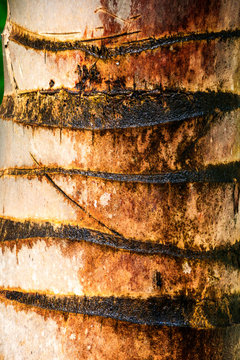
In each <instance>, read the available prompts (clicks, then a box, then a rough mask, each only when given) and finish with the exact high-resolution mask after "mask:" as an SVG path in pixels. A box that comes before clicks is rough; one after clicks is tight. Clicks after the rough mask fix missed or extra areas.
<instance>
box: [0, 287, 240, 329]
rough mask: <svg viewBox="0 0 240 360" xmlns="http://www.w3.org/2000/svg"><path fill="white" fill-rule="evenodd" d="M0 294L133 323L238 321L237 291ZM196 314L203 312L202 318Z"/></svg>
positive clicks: (224, 323)
mask: <svg viewBox="0 0 240 360" xmlns="http://www.w3.org/2000/svg"><path fill="white" fill-rule="evenodd" d="M0 294H1V295H3V296H5V297H6V299H8V300H12V301H17V302H19V303H22V304H26V305H31V306H36V307H40V308H43V309H48V310H56V311H64V312H68V313H76V314H84V315H90V316H101V317H105V318H112V319H116V320H120V321H127V322H131V323H134V324H146V325H152V326H156V325H157V326H161V325H168V326H184V327H185V326H187V327H199V328H205V327H209V326H214V327H226V326H230V325H233V324H237V323H240V311H239V296H238V295H235V296H234V295H232V296H229V297H228V296H225V297H223V298H220V299H217V300H215V299H204V300H201V301H197V300H196V299H193V298H191V297H186V296H178V297H174V298H171V297H167V296H164V297H150V298H148V299H140V298H138V299H134V298H130V297H118V298H116V297H113V296H111V297H100V296H93V297H87V296H82V297H80V296H53V295H45V294H44V295H42V294H38V293H23V292H19V291H9V290H2V291H0ZM222 303H224V306H222ZM196 313H199V315H196ZM200 314H201V315H202V314H203V316H204V319H203V318H201V315H200Z"/></svg>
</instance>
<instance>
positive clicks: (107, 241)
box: [0, 218, 240, 269]
mask: <svg viewBox="0 0 240 360" xmlns="http://www.w3.org/2000/svg"><path fill="white" fill-rule="evenodd" d="M34 238H56V239H67V240H70V241H73V242H75V241H86V242H89V243H93V244H97V245H100V246H104V247H105V246H106V247H110V248H113V249H116V250H124V251H130V252H133V253H139V254H146V255H147V254H149V255H154V254H162V255H166V256H170V257H175V258H178V257H179V258H183V259H192V260H198V259H199V260H210V261H217V262H219V263H223V264H225V265H227V266H231V267H233V268H236V269H240V242H236V243H235V244H233V245H227V246H219V247H217V248H215V249H212V250H209V251H194V250H191V249H188V248H186V249H180V248H178V247H177V246H174V245H170V244H166V245H164V244H156V243H154V242H151V241H144V242H143V241H136V240H133V239H126V238H124V237H121V236H116V235H112V234H106V233H102V232H100V231H96V230H91V229H86V228H80V227H78V226H73V225H59V226H56V225H55V224H51V223H49V222H45V223H36V222H34V221H24V222H20V221H14V220H9V219H4V218H0V239H1V240H0V241H1V242H6V241H18V240H23V239H34Z"/></svg>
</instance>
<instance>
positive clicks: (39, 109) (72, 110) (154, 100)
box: [0, 89, 240, 130]
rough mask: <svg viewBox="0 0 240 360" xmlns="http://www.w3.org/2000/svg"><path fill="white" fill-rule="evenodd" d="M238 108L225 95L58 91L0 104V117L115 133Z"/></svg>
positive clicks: (239, 103) (238, 102) (233, 97)
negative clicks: (112, 131) (112, 130)
mask: <svg viewBox="0 0 240 360" xmlns="http://www.w3.org/2000/svg"><path fill="white" fill-rule="evenodd" d="M239 107H240V96H239V95H237V94H233V93H228V92H213V91H212V92H210V91H209V92H200V91H198V92H184V91H176V90H170V89H166V90H165V91H160V90H156V91H149V92H147V91H132V90H129V91H128V90H126V91H123V92H110V93H105V92H102V93H90V94H86V93H85V94H79V93H78V92H71V91H68V90H64V89H61V90H59V91H54V92H53V91H50V92H48V93H41V92H39V91H32V92H29V93H22V94H18V95H8V96H5V97H4V98H3V102H2V105H1V107H0V117H2V118H3V119H6V120H13V121H16V122H18V123H22V124H26V125H31V126H49V127H57V128H72V129H89V130H101V129H121V128H130V127H143V126H153V125H159V124H166V123H170V122H176V121H183V120H188V119H192V118H195V117H201V116H206V115H211V114H218V113H221V112H228V111H231V110H235V109H238V108H239Z"/></svg>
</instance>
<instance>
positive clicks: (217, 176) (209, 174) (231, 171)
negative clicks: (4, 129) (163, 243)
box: [0, 161, 240, 184]
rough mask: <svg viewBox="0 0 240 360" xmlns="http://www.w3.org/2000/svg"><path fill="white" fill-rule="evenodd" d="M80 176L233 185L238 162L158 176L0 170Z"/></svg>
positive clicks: (9, 173) (58, 169) (238, 174)
mask: <svg viewBox="0 0 240 360" xmlns="http://www.w3.org/2000/svg"><path fill="white" fill-rule="evenodd" d="M51 174H52V175H56V174H61V175H69V176H71V175H80V176H84V177H93V178H99V179H103V180H108V181H119V182H133V183H146V184H166V183H171V184H177V183H186V182H190V183H196V182H214V183H234V182H236V181H240V162H239V161H236V162H231V163H228V164H217V165H209V166H207V167H206V168H203V169H197V170H185V169H184V170H181V171H175V172H174V171H173V172H169V173H160V174H120V173H117V174H116V173H109V172H99V171H84V170H80V169H65V168H61V167H55V168H51V167H46V166H41V165H40V164H39V167H38V168H10V169H4V170H0V177H2V176H41V175H42V176H47V175H51Z"/></svg>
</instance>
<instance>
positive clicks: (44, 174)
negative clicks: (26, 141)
mask: <svg viewBox="0 0 240 360" xmlns="http://www.w3.org/2000/svg"><path fill="white" fill-rule="evenodd" d="M30 156H31V158H32V159H33V161H34V162H35V164H36V165H37V166H39V167H41V164H40V163H39V162H38V161H37V160H36V158H35V157H34V156H33V154H31V153H30ZM43 169H45V167H44V166H43ZM43 176H45V178H46V179H47V180H48V182H49V183H50V184H51V185H52V186H53V187H54V188H55V189H56V190H57V191H58V192H59V193H60V194H62V195H63V196H64V197H65V198H66V199H67V200H69V201H70V202H71V203H73V204H74V205H76V206H77V207H78V208H80V209H81V210H82V211H83V212H84V213H85V214H86V215H88V216H89V217H90V218H91V219H93V220H95V221H97V223H98V224H99V225H101V226H103V227H105V228H106V229H108V230H109V231H111V233H112V234H113V235H116V236H119V237H121V238H124V237H123V236H122V235H121V234H119V233H118V232H117V231H115V230H113V229H112V228H110V227H109V226H107V225H106V224H104V223H103V222H101V221H100V220H98V219H97V218H95V216H93V215H92V214H90V213H89V212H88V211H87V210H86V209H85V208H84V207H83V206H81V205H80V204H79V203H78V202H77V201H75V200H74V199H72V198H71V197H70V196H69V195H68V194H66V193H65V191H64V190H63V189H62V188H61V187H60V186H58V185H57V184H56V183H55V181H54V180H53V179H52V178H51V176H49V175H48V174H47V173H46V172H44V173H43Z"/></svg>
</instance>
